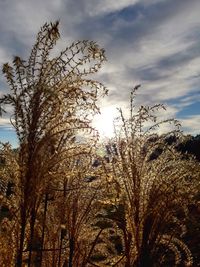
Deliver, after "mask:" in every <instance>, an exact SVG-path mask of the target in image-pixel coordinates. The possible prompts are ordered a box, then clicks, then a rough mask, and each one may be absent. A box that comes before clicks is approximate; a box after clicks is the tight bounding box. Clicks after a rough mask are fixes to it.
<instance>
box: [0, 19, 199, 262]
mask: <svg viewBox="0 0 200 267" xmlns="http://www.w3.org/2000/svg"><path fill="white" fill-rule="evenodd" d="M59 37H60V35H59V31H58V22H56V23H53V24H52V23H50V24H45V25H44V26H43V27H42V28H41V30H40V32H39V33H38V36H37V39H36V43H35V45H34V46H33V49H32V51H31V54H30V57H29V59H28V60H27V61H24V60H22V59H21V58H20V57H15V58H14V60H13V64H12V65H10V64H8V63H6V64H4V66H3V73H4V75H5V76H6V79H7V82H8V84H9V86H10V90H11V93H8V94H7V95H5V96H3V97H2V98H1V99H0V111H1V113H3V112H5V110H4V105H11V106H12V108H13V114H12V117H11V122H12V124H13V126H14V128H15V130H16V133H17V136H18V140H19V148H18V149H17V150H16V151H14V150H12V148H11V147H10V145H9V144H1V148H0V182H1V195H0V207H1V212H0V266H2V267H8V266H9V267H12V266H16V267H22V266H28V267H31V266H37V267H44V266H46V267H50V266H51V267H52V266H53V267H54V266H55V267H72V266H74V267H91V266H98V267H103V266H118V267H122V266H125V267H147V266H148V267H151V266H152V267H156V266H163V267H164V266H192V263H193V257H192V254H191V252H190V249H189V248H188V246H187V244H189V245H190V244H191V242H190V241H191V240H189V236H190V233H191V231H193V230H192V229H194V228H195V229H196V228H198V223H197V220H198V218H196V217H195V220H192V222H191V221H190V220H191V218H193V217H189V215H191V214H192V213H191V208H192V207H195V209H196V208H198V206H197V205H196V202H197V201H198V200H199V173H200V165H199V163H198V162H197V161H196V160H195V159H194V158H193V157H191V156H190V155H185V154H184V155H183V154H181V153H180V151H181V150H184V149H185V147H187V142H188V141H187V140H186V141H185V139H184V137H183V136H182V134H181V132H180V129H179V123H178V122H177V121H176V120H166V121H158V118H157V112H158V111H160V110H163V109H164V106H163V105H160V104H159V105H154V106H152V107H149V106H141V107H139V109H138V110H136V108H135V106H134V101H135V95H136V91H137V89H138V88H139V86H136V87H135V89H134V90H133V91H132V93H131V99H130V100H131V101H130V116H129V117H128V118H126V117H125V116H124V114H123V112H122V110H121V109H119V118H117V119H116V121H115V138H113V139H112V140H110V142H109V143H108V144H105V145H104V144H103V146H104V149H105V151H106V153H105V156H103V157H100V156H99V155H98V153H97V152H96V145H97V141H98V133H97V132H96V131H95V130H94V129H93V128H92V127H91V124H90V122H91V119H92V117H93V115H94V114H95V113H97V112H99V109H98V106H97V102H98V100H99V98H100V97H101V96H103V95H104V94H106V93H107V91H106V89H105V87H104V86H103V85H102V84H101V83H99V82H97V81H95V80H92V79H91V75H93V74H95V73H96V72H97V71H98V69H99V68H100V67H101V65H102V63H103V62H104V61H105V52H104V50H103V49H101V48H100V47H99V46H98V45H97V44H96V43H94V42H90V41H78V42H75V43H72V44H71V45H70V46H69V47H67V48H66V49H64V50H63V51H62V52H61V53H60V54H59V55H58V56H56V57H52V56H51V55H52V53H50V52H52V50H53V49H54V47H55V45H56V42H57V40H58V39H59ZM163 123H164V124H165V123H170V124H171V125H173V126H174V129H173V130H172V131H170V132H167V133H166V134H163V135H158V134H156V131H157V129H159V127H160V126H162V124H163ZM195 140H196V139H195ZM197 142H198V138H197ZM181 144H183V146H184V149H183V147H182V146H181ZM187 150H188V149H187ZM197 158H198V157H197ZM187 226H188V229H189V232H187ZM188 233H189V235H188ZM188 240H189V242H188ZM186 243H187V244H186ZM196 262H197V261H195V264H196Z"/></svg>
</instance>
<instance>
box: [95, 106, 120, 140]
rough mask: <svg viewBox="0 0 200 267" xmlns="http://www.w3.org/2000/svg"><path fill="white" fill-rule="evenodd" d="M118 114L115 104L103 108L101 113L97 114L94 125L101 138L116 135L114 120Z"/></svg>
mask: <svg viewBox="0 0 200 267" xmlns="http://www.w3.org/2000/svg"><path fill="white" fill-rule="evenodd" d="M116 116H117V110H116V107H115V106H109V107H103V108H101V114H99V115H96V116H95V118H94V120H93V127H95V129H96V130H98V132H99V135H100V137H101V138H104V137H107V138H111V137H113V136H114V128H113V120H114V118H115V117H116Z"/></svg>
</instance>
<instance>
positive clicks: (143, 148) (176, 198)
mask: <svg viewBox="0 0 200 267" xmlns="http://www.w3.org/2000/svg"><path fill="white" fill-rule="evenodd" d="M136 90H137V87H136V88H135V89H134V90H133V92H132V96H131V103H130V104H131V106H130V117H129V118H128V119H126V118H125V117H124V115H123V113H122V111H121V110H119V111H120V117H119V120H118V121H117V124H116V137H115V139H114V140H113V141H112V142H111V144H110V147H109V151H108V149H107V151H108V152H109V153H108V154H110V155H111V156H112V157H111V163H110V164H107V166H106V168H107V172H108V173H112V176H113V181H114V182H116V184H117V186H118V190H117V191H118V201H119V203H120V205H124V209H125V219H124V223H122V224H121V225H119V219H120V218H122V217H121V216H119V217H118V218H116V219H114V221H115V223H116V225H117V226H118V228H120V229H121V232H122V235H123V238H124V253H125V261H124V263H122V264H124V265H125V266H127V267H128V266H140V267H143V266H164V265H163V264H165V262H166V259H167V258H166V257H167V255H168V251H169V250H171V251H172V252H173V253H174V264H175V265H176V266H178V265H180V266H184V265H186V266H191V265H192V255H191V252H190V250H189V249H188V247H187V245H186V244H185V243H184V242H183V240H182V239H180V237H182V236H183V235H184V234H185V231H186V229H185V228H186V222H185V220H186V218H187V215H188V207H189V204H190V203H194V202H195V196H196V195H197V193H198V190H199V164H198V163H197V162H195V161H194V159H192V158H187V159H184V158H183V157H182V155H181V154H180V153H179V152H177V150H176V149H175V146H176V143H172V144H171V145H166V141H165V140H166V138H169V136H172V135H174V136H175V139H180V138H181V133H180V132H179V129H177V128H176V127H177V126H179V125H177V122H176V121H174V120H168V121H164V122H163V121H161V122H159V121H157V117H156V115H155V114H154V113H155V111H157V110H159V109H160V108H163V106H162V105H155V106H153V107H145V106H141V107H140V108H139V110H138V111H135V110H134V97H135V92H136ZM119 122H120V123H119ZM147 123H148V125H150V126H147ZM162 123H174V124H175V126H176V127H175V129H174V131H171V132H170V133H167V134H164V135H161V136H158V135H155V133H154V130H155V129H156V128H157V127H159V126H160V125H161V124H162ZM176 136H177V137H176ZM113 144H115V145H114V146H113ZM116 147H117V150H116ZM114 148H115V149H114ZM159 148H162V149H161V150H158V149H159ZM116 151H117V153H116ZM155 151H159V153H158V152H156V154H155ZM152 155H154V156H153V157H152ZM118 205H119V204H118ZM116 207H117V206H116ZM172 264H173V263H172V262H171V265H172ZM122 266H123V265H122Z"/></svg>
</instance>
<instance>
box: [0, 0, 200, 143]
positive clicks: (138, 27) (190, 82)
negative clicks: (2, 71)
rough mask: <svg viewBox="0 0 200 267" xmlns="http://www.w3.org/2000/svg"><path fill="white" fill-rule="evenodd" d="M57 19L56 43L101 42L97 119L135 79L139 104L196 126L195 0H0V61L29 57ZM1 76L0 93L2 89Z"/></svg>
mask: <svg viewBox="0 0 200 267" xmlns="http://www.w3.org/2000/svg"><path fill="white" fill-rule="evenodd" d="M57 19H59V20H60V32H61V43H60V44H59V46H60V47H63V48H64V46H66V45H69V44H70V43H71V42H72V41H74V40H82V39H90V40H94V41H96V42H97V43H98V44H99V45H100V46H102V47H104V48H105V50H106V55H107V62H106V64H104V66H103V68H102V70H101V72H100V73H99V74H98V80H100V81H101V82H104V84H105V85H106V87H107V88H108V89H109V92H110V93H109V96H108V97H107V98H106V99H104V100H103V102H102V103H101V105H102V117H101V118H98V120H99V125H100V124H102V125H103V124H104V125H105V121H106V120H107V123H109V124H110V123H111V121H112V117H113V115H114V113H115V109H116V107H126V106H127V103H128V98H129V94H130V90H131V89H132V88H133V86H134V85H136V84H141V85H142V88H141V90H140V91H139V95H138V103H140V104H141V103H142V104H153V103H164V104H165V105H166V106H167V111H166V113H165V116H167V117H175V118H178V119H179V120H180V122H181V124H182V127H183V130H184V131H185V133H189V134H194V135H195V134H198V133H199V132H200V131H199V128H200V127H199V125H200V1H199V0H121V1H116V0H0V64H1V66H2V64H3V63H5V62H7V61H11V60H12V58H13V56H14V55H19V56H21V57H23V58H26V57H27V56H28V53H29V52H30V49H31V46H32V44H33V43H34V40H35V35H36V33H37V32H38V30H39V29H40V27H41V26H42V25H43V24H44V23H45V22H50V21H55V20H57ZM6 88H7V87H6V84H5V80H4V78H3V76H2V75H1V76H0V94H3V93H4V92H5V91H6ZM14 139H15V138H14V133H13V131H12V130H11V129H10V125H9V119H8V118H7V117H3V118H0V140H1V141H6V140H9V141H10V142H11V143H13V144H14V143H15V140H14Z"/></svg>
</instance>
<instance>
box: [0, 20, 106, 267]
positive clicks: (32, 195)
mask: <svg viewBox="0 0 200 267" xmlns="http://www.w3.org/2000/svg"><path fill="white" fill-rule="evenodd" d="M59 37H60V35H59V31H58V22H56V23H54V24H52V23H51V24H45V25H44V26H43V27H42V28H41V30H40V32H39V33H38V36H37V39H36V43H35V45H34V46H33V49H32V51H31V54H30V57H29V59H28V60H27V62H26V61H24V60H22V59H21V58H20V57H15V58H14V60H13V65H12V66H11V65H9V64H8V63H6V64H4V66H3V73H4V74H5V76H6V78H7V82H8V84H9V86H10V89H11V94H7V95H5V96H3V97H2V98H1V99H0V104H1V112H3V111H4V109H3V107H2V105H11V106H12V107H13V116H12V118H11V122H12V124H13V126H14V128H15V130H16V133H17V136H18V140H19V153H18V157H17V159H16V160H15V163H16V164H15V166H13V169H12V170H11V172H9V174H8V177H9V178H7V179H11V180H12V181H13V182H14V183H15V194H16V199H15V206H16V210H15V216H16V218H17V220H16V221H15V222H12V227H10V231H12V232H10V236H11V235H13V231H16V233H17V235H16V236H15V242H14V243H16V242H17V244H16V245H15V249H14V250H13V253H14V254H15V255H17V266H22V265H23V261H24V258H27V261H28V266H31V261H32V251H33V250H34V247H33V243H34V239H35V235H36V234H37V233H36V232H38V229H39V226H38V217H39V216H40V212H41V211H40V210H41V207H42V205H43V204H42V202H43V200H44V198H45V196H46V195H47V194H49V190H51V187H53V186H55V185H58V184H60V183H63V180H62V177H63V173H65V172H68V175H67V176H66V177H65V181H66V179H67V177H70V174H71V173H72V176H73V175H74V174H73V169H74V168H73V167H72V164H74V161H75V159H74V156H77V155H86V156H87V155H89V154H90V153H91V147H92V142H93V143H94V142H95V138H94V137H92V139H91V144H90V146H87V148H85V147H83V146H81V145H80V144H79V141H78V139H77V138H78V136H80V135H81V130H84V131H85V132H86V131H89V132H93V133H94V131H93V129H92V128H91V126H90V120H91V115H93V114H95V113H96V112H98V111H99V110H98V106H97V104H96V103H97V100H98V98H99V96H100V95H103V94H105V93H106V89H105V88H104V86H103V85H102V84H101V83H99V82H97V81H95V80H92V79H90V78H89V76H90V75H92V74H94V73H95V72H97V71H98V69H99V68H100V67H101V64H102V63H103V61H105V55H104V50H103V49H101V48H99V46H98V45H97V44H96V43H94V42H90V41H78V42H76V43H72V45H70V46H69V47H67V48H66V49H64V50H63V51H62V52H61V53H60V54H59V55H58V56H57V57H54V58H52V57H51V55H50V52H51V50H52V49H53V48H54V46H55V44H56V42H57V40H58V39H59ZM94 134H95V133H94ZM79 138H81V137H79ZM88 138H89V137H88ZM92 140H93V141H92ZM66 158H68V159H70V164H71V165H70V167H69V168H66V169H65V164H69V163H68V162H67V163H66ZM11 166H12V165H11ZM61 174H62V175H61ZM60 179H61V180H60ZM66 183H67V182H66ZM13 224H14V225H13ZM11 228H12V230H11ZM42 235H43V234H42ZM41 238H44V237H43V236H42V237H41ZM43 241H44V240H43ZM43 241H42V242H43ZM42 245H43V244H42ZM27 246H28V247H27ZM41 249H42V248H41ZM26 251H28V252H29V255H28V256H27V255H26V256H24V255H25V254H27V253H26ZM41 256H42V255H41ZM1 259H2V260H3V258H2V257H1ZM5 262H6V260H5ZM4 264H7V263H3V262H2V264H1V266H4ZM13 264H14V263H13Z"/></svg>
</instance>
